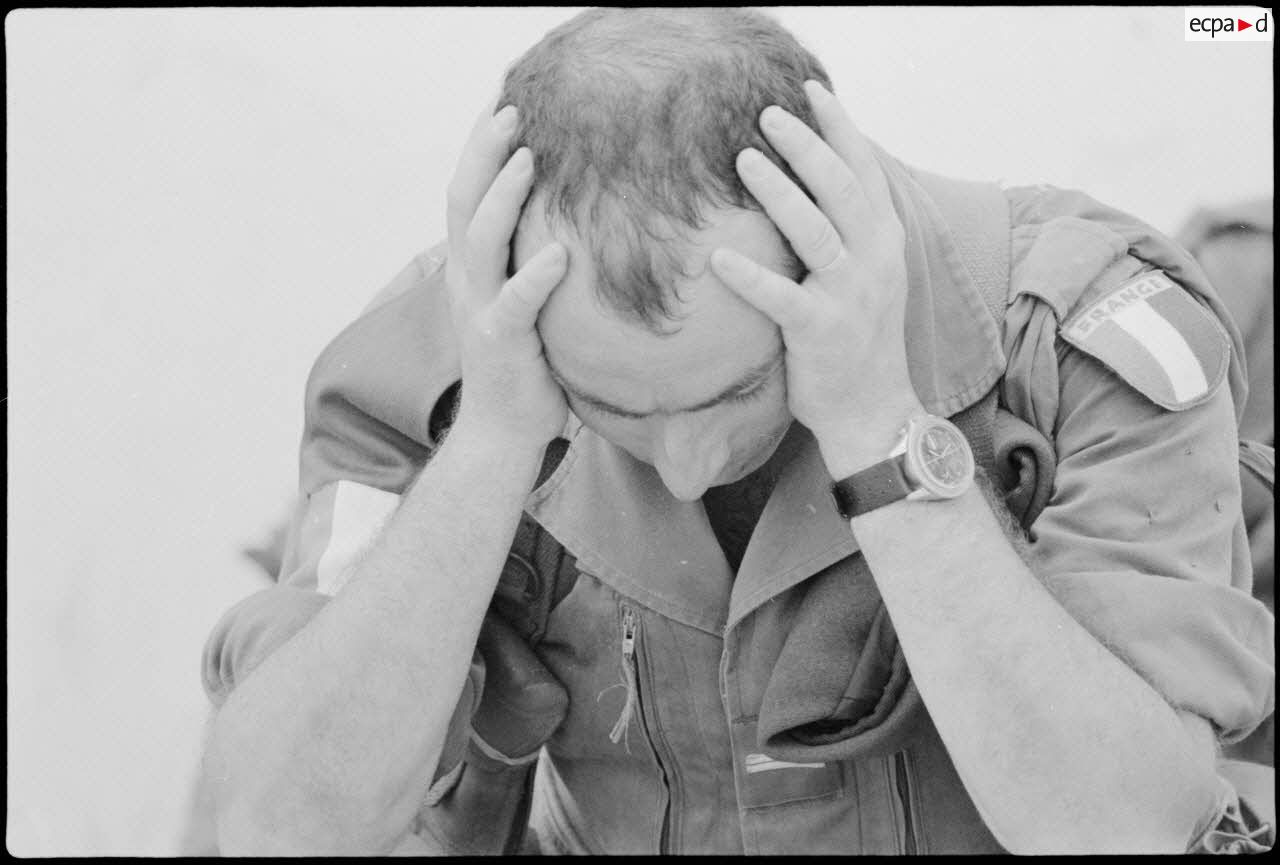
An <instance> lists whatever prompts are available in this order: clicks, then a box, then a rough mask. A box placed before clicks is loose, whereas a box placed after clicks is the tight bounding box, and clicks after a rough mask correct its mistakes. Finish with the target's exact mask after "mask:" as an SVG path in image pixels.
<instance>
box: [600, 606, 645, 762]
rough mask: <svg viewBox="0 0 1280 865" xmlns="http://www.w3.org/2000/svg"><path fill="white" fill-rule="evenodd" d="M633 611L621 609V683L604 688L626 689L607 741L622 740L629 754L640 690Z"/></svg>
mask: <svg viewBox="0 0 1280 865" xmlns="http://www.w3.org/2000/svg"><path fill="white" fill-rule="evenodd" d="M638 624H639V623H638V622H637V620H636V614H635V611H634V610H632V609H631V608H630V607H623V609H622V681H621V682H619V683H618V684H617V685H613V686H611V687H609V688H606V689H605V691H610V690H612V689H613V688H617V687H624V688H626V689H627V701H626V702H625V703H623V704H622V714H621V715H619V716H618V721H617V723H615V724H614V725H613V729H612V730H610V731H609V741H610V742H613V743H614V744H615V745H616V744H617V743H618V740H619V739H622V740H623V741H622V744H623V747H625V748H626V749H627V753H628V754H630V753H631V742H630V740H629V738H628V732H629V730H628V728H629V727H630V726H631V718H632V716H634V715H635V712H636V706H637V705H638V704H639V701H640V690H639V686H638V685H637V684H636V630H637V629H638ZM605 691H601V692H600V695H599V696H597V697H596V700H597V701H598V700H599V699H600V697H602V696H604V693H605Z"/></svg>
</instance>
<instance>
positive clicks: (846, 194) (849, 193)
mask: <svg viewBox="0 0 1280 865" xmlns="http://www.w3.org/2000/svg"><path fill="white" fill-rule="evenodd" d="M861 196H862V185H861V184H860V183H858V180H857V178H855V177H851V176H848V175H846V176H845V177H844V178H843V179H842V180H841V182H840V185H839V186H838V187H837V188H836V200H837V201H840V202H843V203H851V202H854V201H857V200H858V199H859V198H860V197H861Z"/></svg>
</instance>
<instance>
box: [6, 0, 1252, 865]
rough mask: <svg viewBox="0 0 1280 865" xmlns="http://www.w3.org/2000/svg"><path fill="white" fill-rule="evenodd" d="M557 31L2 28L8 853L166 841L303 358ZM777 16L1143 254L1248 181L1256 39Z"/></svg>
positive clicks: (874, 129)
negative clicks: (205, 678) (215, 638)
mask: <svg viewBox="0 0 1280 865" xmlns="http://www.w3.org/2000/svg"><path fill="white" fill-rule="evenodd" d="M573 11H574V10H571V9H563V8H540V9H500V10H493V9H489V10H486V9H465V8H458V9H440V10H403V9H387V10H373V11H344V10H328V9H325V10H238V11H231V10H219V9H196V10H175V11H143V10H122V11H114V12H112V11H101V12H99V11H84V10H37V11H20V12H16V13H11V14H10V15H9V16H8V18H7V19H6V28H5V35H6V41H7V49H8V82H9V85H8V93H7V98H8V156H9V160H8V242H9V246H8V253H9V257H8V371H9V396H10V401H9V403H8V408H9V412H8V422H9V465H8V468H9V498H8V505H9V510H8V513H9V526H8V529H9V532H8V539H9V548H8V549H9V552H8V565H9V568H8V573H9V592H8V599H9V601H8V602H9V608H8V634H9V638H8V688H9V691H8V696H9V715H8V720H9V727H8V729H9V741H8V783H9V800H8V801H9V807H8V827H7V843H8V848H9V850H10V851H11V852H13V853H18V854H22V855H54V854H57V855H74V854H112V855H144V856H153V855H160V856H163V855H171V854H174V853H177V852H179V839H180V838H181V837H182V833H183V827H184V823H185V821H186V819H187V812H188V811H189V809H190V801H189V797H190V790H191V780H192V775H193V772H194V768H195V766H196V761H197V759H198V751H199V744H200V737H201V735H202V726H203V724H204V719H205V716H206V711H207V706H206V703H205V697H204V695H203V693H202V691H201V688H200V684H199V677H198V672H199V659H200V650H201V646H202V643H203V640H204V637H205V635H206V633H207V632H208V630H209V628H210V627H211V626H212V624H213V623H214V621H215V620H216V618H217V617H218V615H219V614H220V613H221V612H222V611H223V610H224V609H225V608H226V607H228V606H229V605H230V604H231V603H233V602H234V601H235V600H237V599H238V598H240V597H242V596H244V595H245V594H247V593H249V592H250V591H253V590H254V589H256V588H258V587H260V586H261V585H263V578H262V577H261V576H260V575H259V574H258V573H257V572H256V571H255V569H254V567H253V565H252V564H251V563H250V562H249V561H247V560H246V559H245V558H244V557H243V556H242V555H241V554H240V552H239V550H240V549H241V547H243V546H244V545H246V544H248V543H252V542H255V541H259V540H261V539H263V538H264V537H265V536H266V534H267V532H268V530H269V528H270V527H271V526H272V524H273V523H274V522H275V521H277V520H278V519H280V518H282V517H283V516H284V513H285V511H286V509H287V507H288V505H289V503H290V501H291V498H292V496H293V490H294V485H295V483H296V445H297V440H298V436H299V434H300V431H301V406H302V387H303V383H304V380H305V377H306V374H307V371H308V368H309V366H310V364H311V362H312V360H313V359H314V357H315V356H316V354H317V353H318V352H319V350H320V349H321V348H322V347H323V346H324V344H325V343H326V342H327V341H328V339H329V338H330V337H331V336H333V335H334V334H335V333H336V332H337V331H338V330H339V329H340V328H341V327H342V326H343V325H344V324H345V323H346V322H347V321H348V320H349V319H350V318H351V317H353V316H354V315H355V314H356V313H357V312H358V311H359V310H360V308H361V307H362V306H363V305H364V303H365V302H366V301H367V300H368V299H369V297H370V296H371V295H372V294H373V293H374V292H375V291H376V290H377V289H378V288H379V287H380V286H381V285H382V284H383V283H384V282H385V281H386V280H387V279H389V278H390V277H391V276H392V275H394V274H395V273H396V272H397V271H398V270H399V269H400V268H401V267H402V266H403V265H404V264H405V263H406V262H407V261H408V259H409V258H410V257H411V256H412V255H413V254H414V253H415V252H416V251H418V250H419V249H421V248H424V247H425V246H427V245H428V244H430V243H432V242H433V241H434V240H435V239H437V238H438V237H440V236H441V235H442V230H443V211H444V208H443V192H444V187H445V185H446V183H447V180H448V177H449V174H450V171H451V168H452V165H453V162H454V160H455V159H456V157H457V153H458V150H459V147H460V145H461V143H462V140H463V138H464V134H465V132H466V130H467V129H468V128H469V127H470V125H471V123H472V120H473V118H474V117H475V115H476V113H477V111H478V110H479V109H480V107H481V106H482V104H483V103H484V102H485V101H486V100H487V99H488V98H489V97H490V96H491V95H492V94H493V93H494V92H495V90H496V87H497V82H498V80H499V77H500V74H501V71H502V69H503V68H504V67H505V66H506V65H507V64H508V63H509V62H511V61H512V60H514V59H515V58H516V57H517V56H518V55H519V54H520V53H521V52H522V51H523V50H524V49H525V48H527V47H528V46H529V45H530V44H532V43H533V42H534V41H536V39H537V38H538V37H539V36H540V35H541V34H542V33H544V32H545V31H546V30H547V29H548V28H549V27H550V26H553V25H554V24H556V23H558V22H560V21H562V20H564V19H566V18H567V17H569V15H570V14H571V13H572V12H573ZM779 14H780V17H781V18H782V19H783V21H784V22H785V23H786V24H788V25H789V26H791V27H792V29H793V30H794V31H795V32H796V33H797V34H798V35H799V36H800V37H801V39H802V41H804V42H805V43H806V44H807V45H808V46H809V47H810V48H811V49H813V50H814V51H815V53H817V54H818V56H819V57H820V58H822V59H823V61H824V63H825V64H826V66H827V68H828V71H829V72H830V73H831V76H832V78H833V79H834V81H835V84H836V88H837V91H838V93H839V95H840V96H841V98H842V99H843V101H844V103H845V105H846V106H847V107H848V108H849V110H850V111H851V112H852V113H853V115H854V117H855V120H856V122H858V123H859V125H860V126H861V128H862V129H863V130H864V131H865V132H866V133H867V134H869V135H870V136H871V137H873V138H875V139H877V140H878V141H879V142H880V143H881V144H883V145H884V146H885V147H886V148H887V149H888V150H889V151H890V152H892V153H895V154H896V155H898V156H899V157H901V158H903V159H904V160H906V161H907V162H910V163H912V164H915V165H918V166H920V167H923V168H928V169H931V170H934V171H937V172H940V173H944V174H945V173H949V174H953V175H956V176H961V177H967V178H974V179H993V180H994V179H1002V180H1005V181H1007V182H1010V183H1035V182H1048V183H1054V184H1058V185H1063V186H1070V187H1078V188H1083V189H1085V190H1087V191H1089V192H1090V193H1092V194H1093V195H1094V196H1095V197H1098V198H1101V199H1102V200H1104V201H1107V202H1109V203H1111V204H1115V205H1117V206H1120V207H1121V208H1124V209H1127V210H1130V211H1131V212H1133V213H1135V214H1137V215H1138V216H1140V217H1143V218H1144V219H1146V220H1147V221H1149V222H1151V223H1153V224H1154V225H1156V226H1157V227H1159V228H1161V229H1163V230H1165V231H1170V232H1171V231H1174V230H1176V229H1177V228H1178V227H1179V226H1180V225H1181V223H1182V222H1183V220H1184V219H1185V218H1186V217H1187V216H1188V215H1189V214H1190V212H1191V210H1192V209H1193V207H1194V206H1196V205H1198V204H1219V203H1225V202H1229V201H1232V200H1234V199H1237V198H1241V197H1253V196H1258V195H1269V194H1271V191H1272V186H1273V174H1272V157H1271V147H1272V139H1271V125H1272V115H1271V102H1272V78H1271V49H1272V44H1271V43H1234V44H1225V43H1215V44H1207V43H1188V42H1186V41H1184V39H1183V26H1184V24H1183V15H1182V10H1181V8H1180V7H1166V8H1160V9H1148V10H1144V9H1120V8H1105V7H1104V8H1079V9H1071V8H1060V7H1059V8H1036V9H1000V8H994V9H992V8H988V9H977V10H974V9H958V8H957V9H951V8H937V9H928V8H926V9H903V8H890V9H879V10H877V9H859V8H854V9H838V8H836V9H819V8H801V9H783V10H781V11H780V13H779Z"/></svg>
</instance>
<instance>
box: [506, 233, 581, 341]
mask: <svg viewBox="0 0 1280 865" xmlns="http://www.w3.org/2000/svg"><path fill="white" fill-rule="evenodd" d="M568 263H569V256H568V253H567V252H566V251H565V248H564V246H562V245H561V244H559V243H549V244H547V245H546V246H544V247H542V249H540V250H538V252H537V253H536V254H535V255H534V256H533V258H531V259H529V260H528V261H526V262H525V264H524V267H522V268H520V269H519V270H518V271H516V273H515V275H514V276H512V277H511V278H510V279H508V280H507V281H506V283H505V284H504V285H503V286H502V291H500V292H499V293H498V299H497V301H495V303H494V306H495V309H494V313H495V314H496V315H497V316H498V318H499V320H501V321H503V322H505V323H506V325H507V326H509V327H511V328H512V329H513V330H517V331H524V330H531V329H532V328H533V326H534V323H535V322H536V321H537V320H538V312H539V311H540V310H541V309H542V306H543V304H545V303H546V302H547V298H548V297H550V296H551V292H552V291H554V290H555V287H556V286H557V285H559V284H560V281H561V280H562V279H564V275H565V273H566V272H567V271H568Z"/></svg>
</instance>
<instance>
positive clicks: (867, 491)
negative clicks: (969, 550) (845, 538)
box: [831, 414, 973, 520]
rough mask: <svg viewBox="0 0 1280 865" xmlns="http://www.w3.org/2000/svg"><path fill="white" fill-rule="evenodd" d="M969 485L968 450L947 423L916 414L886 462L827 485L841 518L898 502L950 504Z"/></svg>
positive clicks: (970, 459)
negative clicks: (941, 500)
mask: <svg viewBox="0 0 1280 865" xmlns="http://www.w3.org/2000/svg"><path fill="white" fill-rule="evenodd" d="M972 484H973V450H972V449H971V448H970V447H969V442H968V440H967V439H966V438H965V437H964V433H962V432H960V430H959V429H958V428H957V427H956V425H955V424H953V423H951V421H949V420H946V419H944V418H940V417H935V416H934V415H930V414H925V415H917V416H916V417H913V418H912V419H911V420H909V421H907V425H906V426H905V427H903V429H902V437H901V438H900V439H899V441H898V443H897V445H895V446H894V448H893V450H891V451H890V452H889V457H888V459H885V460H883V461H882V462H878V463H876V464H875V465H873V466H871V467H870V468H865V469H863V470H862V471H860V472H855V473H854V474H852V475H850V476H849V477H847V478H845V479H844V480H840V481H836V482H835V483H834V484H832V486H831V497H832V498H833V499H835V503H836V510H837V511H839V512H840V516H842V517H844V518H845V519H847V520H848V519H852V518H854V517H856V516H861V515H862V514H865V513H867V512H869V511H874V510H875V509H876V508H880V507H884V506H885V505H887V504H890V503H892V502H896V501H899V500H900V499H911V500H917V501H918V500H924V501H934V500H939V499H954V498H956V497H957V496H959V495H961V494H962V493H963V492H964V491H965V490H967V489H968V488H969V487H970V486H971V485H972Z"/></svg>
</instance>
